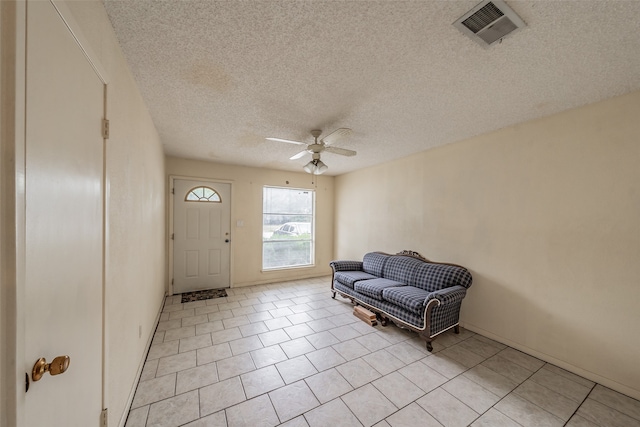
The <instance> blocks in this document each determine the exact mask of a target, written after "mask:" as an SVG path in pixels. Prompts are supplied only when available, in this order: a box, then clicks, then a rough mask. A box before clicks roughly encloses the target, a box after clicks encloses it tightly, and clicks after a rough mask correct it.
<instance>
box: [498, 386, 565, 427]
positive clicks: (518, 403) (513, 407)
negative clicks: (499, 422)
mask: <svg viewBox="0 0 640 427" xmlns="http://www.w3.org/2000/svg"><path fill="white" fill-rule="evenodd" d="M495 409H497V410H498V411H500V412H502V413H503V414H504V415H506V416H507V417H509V418H511V419H512V420H514V421H516V422H517V423H519V424H521V425H523V426H524V427H556V426H562V425H564V421H562V420H561V419H560V418H558V417H556V416H555V415H552V414H550V413H549V412H547V411H545V410H544V409H542V408H540V407H539V406H536V405H534V404H533V403H531V402H529V401H528V400H526V399H523V398H521V397H519V396H518V395H516V394H513V393H511V394H509V395H508V396H507V397H505V398H504V399H502V400H501V401H500V402H498V403H497V404H496V406H495Z"/></svg>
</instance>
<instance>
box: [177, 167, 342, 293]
mask: <svg viewBox="0 0 640 427" xmlns="http://www.w3.org/2000/svg"><path fill="white" fill-rule="evenodd" d="M166 165H167V174H168V175H174V176H182V177H195V178H208V179H218V180H221V181H229V182H231V192H232V193H231V205H232V206H231V244H232V247H231V253H232V255H231V258H232V270H231V280H232V286H247V285H253V284H258V283H271V282H276V281H281V280H294V279H300V278H306V277H317V276H322V275H326V274H331V269H330V268H329V262H330V261H331V260H332V256H333V206H334V205H333V182H334V178H333V177H330V176H322V175H321V176H319V177H313V176H312V175H309V174H307V173H304V172H301V173H298V172H283V171H276V170H270V169H260V168H250V167H241V166H234V165H226V164H220V163H210V162H202V161H196V160H186V159H179V158H175V157H167V160H166ZM314 181H315V182H316V183H317V185H316V184H312V182H314ZM287 182H288V183H287ZM265 185H269V186H276V187H287V188H306V189H315V190H316V259H315V261H316V262H315V266H313V267H302V268H293V269H286V270H275V271H261V270H262V188H263V186H265ZM167 209H168V207H167ZM167 217H169V215H167ZM238 221H243V222H244V226H242V227H238V226H237V222H238Z"/></svg>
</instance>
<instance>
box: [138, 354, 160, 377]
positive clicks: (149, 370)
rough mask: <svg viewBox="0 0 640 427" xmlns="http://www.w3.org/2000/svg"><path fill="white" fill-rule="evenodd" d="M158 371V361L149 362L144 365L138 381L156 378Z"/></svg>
mask: <svg viewBox="0 0 640 427" xmlns="http://www.w3.org/2000/svg"><path fill="white" fill-rule="evenodd" d="M157 370H158V359H155V360H149V361H147V362H146V363H145V364H144V368H142V373H141V374H140V381H147V380H150V379H152V378H155V377H156V371H157Z"/></svg>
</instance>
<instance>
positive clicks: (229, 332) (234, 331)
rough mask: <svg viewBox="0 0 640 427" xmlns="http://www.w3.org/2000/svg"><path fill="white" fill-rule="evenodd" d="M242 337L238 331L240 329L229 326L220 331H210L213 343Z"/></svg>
mask: <svg viewBox="0 0 640 427" xmlns="http://www.w3.org/2000/svg"><path fill="white" fill-rule="evenodd" d="M240 338H242V334H241V333H240V329H238V328H237V327H236V328H231V329H224V330H222V331H216V332H211V342H212V343H213V344H220V343H223V342H229V341H233V340H237V339H240Z"/></svg>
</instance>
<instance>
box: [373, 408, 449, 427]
mask: <svg viewBox="0 0 640 427" xmlns="http://www.w3.org/2000/svg"><path fill="white" fill-rule="evenodd" d="M386 423H388V424H386V425H389V426H391V427H418V426H420V427H441V426H442V424H440V423H439V422H438V421H437V420H436V419H435V418H433V417H432V416H431V414H429V413H428V412H427V411H425V410H424V409H422V408H421V407H420V405H418V404H417V403H415V402H414V403H412V404H411V405H408V406H406V407H405V408H402V409H401V410H399V411H398V412H396V413H395V414H393V415H391V416H390V417H388V418H387V420H386ZM376 426H378V424H376Z"/></svg>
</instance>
